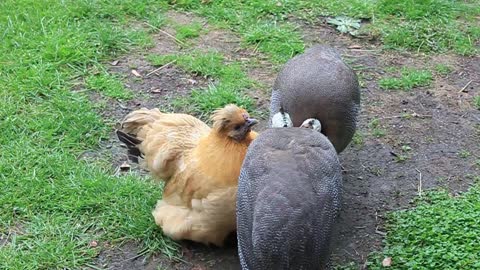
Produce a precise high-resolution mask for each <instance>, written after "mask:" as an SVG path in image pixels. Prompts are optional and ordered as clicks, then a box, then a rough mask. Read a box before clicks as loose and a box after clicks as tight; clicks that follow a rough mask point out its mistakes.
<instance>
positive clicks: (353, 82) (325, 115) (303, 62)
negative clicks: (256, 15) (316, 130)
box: [270, 45, 360, 153]
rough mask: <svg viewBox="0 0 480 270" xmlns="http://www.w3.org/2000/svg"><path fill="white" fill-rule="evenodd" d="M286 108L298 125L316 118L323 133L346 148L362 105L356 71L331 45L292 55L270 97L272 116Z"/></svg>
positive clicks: (336, 143)
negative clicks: (305, 120) (320, 124)
mask: <svg viewBox="0 0 480 270" xmlns="http://www.w3.org/2000/svg"><path fill="white" fill-rule="evenodd" d="M280 108H283V109H284V110H285V112H287V113H288V114H289V115H290V117H291V120H292V122H293V126H295V127H298V126H299V125H300V124H301V123H302V121H303V120H304V119H307V118H316V119H318V120H320V122H321V123H322V133H323V134H325V135H326V136H327V137H328V139H329V140H330V141H331V142H332V144H333V145H334V147H335V149H336V151H337V153H340V152H342V151H343V150H344V149H345V148H346V147H347V145H348V144H349V143H350V141H351V140H352V137H353V134H354V133H355V130H356V121H357V117H358V113H359V109H360V89H359V84H358V79H357V76H356V75H355V72H354V71H353V70H352V69H351V68H350V67H348V66H347V65H346V64H345V63H344V62H343V61H342V59H341V57H340V55H339V54H338V53H337V52H336V51H335V50H334V49H333V48H331V47H328V46H323V45H317V46H314V47H312V48H310V49H308V50H307V51H306V52H305V53H303V54H300V55H297V56H296V57H294V58H292V59H290V60H289V61H288V62H287V63H286V64H285V66H284V67H283V68H282V70H281V71H280V73H279V74H278V76H277V78H276V80H275V83H274V86H273V91H272V95H271V100H270V119H271V118H272V117H273V115H275V114H276V113H277V112H279V111H280Z"/></svg>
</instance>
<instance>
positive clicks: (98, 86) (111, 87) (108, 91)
mask: <svg viewBox="0 0 480 270" xmlns="http://www.w3.org/2000/svg"><path fill="white" fill-rule="evenodd" d="M85 85H86V86H87V88H89V89H92V90H96V91H98V92H100V93H102V94H103V95H105V96H107V97H111V98H115V99H123V100H127V99H131V98H132V97H133V93H132V92H131V91H129V90H127V89H125V87H124V86H123V83H122V82H121V80H120V79H119V78H116V77H115V76H113V75H110V74H108V73H101V74H96V75H90V76H89V77H87V78H86V79H85Z"/></svg>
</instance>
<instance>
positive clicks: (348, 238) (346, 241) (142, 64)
mask: <svg viewBox="0 0 480 270" xmlns="http://www.w3.org/2000/svg"><path fill="white" fill-rule="evenodd" d="M169 15H170V18H171V19H172V20H173V21H174V22H175V23H180V24H181V23H189V22H191V21H192V20H198V21H200V22H202V23H203V24H204V25H205V28H206V29H208V30H209V31H208V32H207V33H206V34H205V35H203V36H202V37H200V38H197V39H194V40H193V41H192V42H193V47H194V48H197V49H215V50H218V51H220V52H221V53H223V54H225V55H226V56H227V59H232V60H236V61H244V62H245V64H246V67H247V68H248V74H249V76H250V77H251V78H253V79H255V80H257V81H258V82H260V83H262V85H263V88H261V89H257V90H255V91H252V93H251V95H252V96H254V97H256V99H257V101H258V105H259V106H260V107H261V108H262V110H265V109H266V108H268V88H269V87H271V86H272V85H273V81H274V79H275V76H276V73H275V71H274V68H273V67H272V65H271V64H269V63H267V62H266V61H264V60H262V59H264V57H263V56H262V55H261V54H259V53H258V52H255V51H254V50H253V49H252V48H245V47H242V45H241V44H240V39H239V37H238V36H235V35H234V34H232V33H229V32H226V31H225V30H219V29H214V28H213V27H212V26H210V25H208V24H206V23H205V22H204V21H202V20H201V19H198V18H194V17H193V16H191V14H189V15H188V16H187V15H185V14H178V13H173V12H172V13H170V14H169ZM302 29H303V33H304V40H305V42H306V44H307V47H308V46H310V45H312V44H315V43H324V44H329V45H331V46H333V47H335V48H337V49H338V51H339V52H340V53H341V54H342V56H343V58H344V59H345V61H347V62H348V63H349V64H350V65H351V66H352V67H353V68H354V69H355V70H356V72H357V74H358V75H359V78H360V81H361V85H362V89H361V92H362V110H361V113H360V119H359V123H358V124H359V127H358V131H359V133H360V134H363V139H364V142H363V143H362V144H360V145H354V144H353V143H352V144H351V145H350V146H349V147H348V148H347V149H346V150H345V151H344V152H343V153H342V154H341V155H340V159H341V162H342V164H343V166H344V167H345V169H346V172H345V174H344V196H343V200H344V207H343V211H342V213H341V218H340V223H339V225H338V235H337V236H336V237H335V241H334V242H335V243H334V252H333V256H334V259H335V260H334V261H335V262H336V263H337V264H345V263H348V262H351V261H355V262H358V263H360V264H361V265H362V264H363V263H364V262H365V260H366V258H367V255H368V254H369V253H370V252H372V251H375V250H381V248H382V240H383V238H384V235H385V231H384V228H383V224H384V221H385V215H386V214H387V212H389V211H391V210H396V209H404V208H408V207H410V202H411V200H412V198H414V197H416V196H419V193H420V194H421V193H422V192H424V191H425V190H427V189H430V188H434V187H440V186H441V187H446V188H448V189H449V190H451V191H452V193H458V192H461V191H464V190H466V189H467V188H468V187H469V185H470V184H471V182H472V179H471V178H469V177H467V176H468V175H475V174H477V175H478V174H480V168H479V167H478V166H475V165H474V164H475V160H476V159H478V158H480V143H479V142H480V127H479V123H480V111H479V110H476V109H475V108H474V107H473V105H472V100H473V97H474V95H479V94H480V91H479V89H478V87H479V85H480V75H479V74H480V58H479V57H473V58H467V57H459V56H454V55H441V56H434V57H429V56H424V55H418V54H410V53H399V52H387V51H382V50H381V49H379V47H377V45H376V44H375V43H373V42H370V41H367V40H364V39H356V38H351V37H349V36H345V35H339V34H338V33H337V32H335V30H334V29H333V28H331V27H329V26H326V25H325V24H322V23H318V24H304V25H303V27H302ZM164 30H165V31H167V32H169V33H171V34H174V30H173V29H172V28H166V29H164ZM180 50H182V48H181V47H180V46H178V45H177V44H176V43H175V41H174V40H173V39H172V38H170V37H169V36H167V35H165V34H163V33H159V34H158V35H157V36H156V46H155V47H154V48H152V49H151V50H150V51H149V52H148V53H158V54H164V53H174V52H178V51H180ZM256 59H258V60H256ZM438 63H442V64H448V65H450V66H451V67H453V68H454V71H453V72H452V73H450V74H449V75H447V76H440V75H438V74H436V73H435V72H433V73H434V81H433V83H432V85H431V86H429V87H421V88H416V89H413V90H412V91H410V92H404V91H384V90H381V89H380V88H379V87H378V85H377V81H378V79H379V78H381V77H383V76H385V75H392V74H393V73H394V71H390V70H389V69H388V67H399V68H401V67H404V66H409V67H419V68H428V69H430V70H434V68H433V67H434V66H435V64H438ZM132 69H135V70H136V71H137V72H139V73H140V74H141V75H142V77H141V78H137V77H136V76H135V75H133V74H132V72H131V70H132ZM154 69H155V68H154V67H152V66H151V65H149V64H148V62H147V61H146V60H145V55H144V54H140V53H136V54H133V55H129V56H126V57H125V58H123V59H119V62H118V63H117V65H115V66H112V67H111V71H112V72H116V73H118V74H121V75H123V76H124V77H125V78H126V80H125V82H126V85H127V87H128V88H130V89H131V90H133V91H135V92H136V93H137V95H136V98H135V99H133V100H130V101H128V102H123V103H120V102H117V101H111V102H109V106H108V107H107V108H106V109H105V110H103V112H102V114H103V115H104V116H105V117H106V118H109V119H114V120H117V121H118V120H119V119H121V118H122V117H123V116H124V115H125V114H126V113H128V112H129V111H131V110H134V109H137V108H140V107H157V106H161V107H162V106H167V105H168V101H169V100H170V99H171V98H172V97H174V96H178V95H185V94H188V93H189V92H190V91H191V90H192V89H193V88H197V87H201V86H205V85H206V84H207V83H208V80H207V79H205V78H202V77H197V76H193V75H191V74H188V73H185V72H184V71H182V70H180V69H178V68H176V67H175V66H169V67H166V68H164V69H162V70H161V71H159V72H157V73H156V74H152V75H151V76H148V77H145V75H146V74H147V73H149V72H151V71H153V70H154ZM392 72H393V73H392ZM469 81H471V83H470V84H469V86H468V87H467V88H466V89H465V90H464V91H463V92H459V91H460V89H462V87H464V86H465V85H466V84H467V83H468V82H469ZM92 98H93V99H96V100H98V99H102V97H100V96H92ZM405 113H409V114H412V115H414V116H413V117H411V118H405V117H402V115H403V114H405ZM372 119H379V122H380V127H379V128H382V129H384V130H385V136H384V137H380V138H377V137H375V136H373V135H372V128H369V126H368V123H370V121H371V120H372ZM264 127H265V125H264V126H263V127H261V128H260V130H262V129H263V128H264ZM403 145H408V146H409V147H410V148H411V150H410V151H408V152H403V151H402V146H403ZM102 151H106V152H108V153H111V154H112V156H114V157H116V159H115V160H114V166H118V165H119V164H121V163H123V162H126V161H127V158H126V155H125V152H126V151H125V149H123V148H122V147H120V143H119V142H118V141H117V140H116V139H115V138H114V136H113V133H112V139H111V140H110V141H109V142H106V143H105V147H104V150H102ZM461 151H468V152H469V153H470V155H469V156H468V157H463V158H462V157H461V156H460V155H459V153H460V152H461ZM399 155H405V156H406V160H405V161H403V162H400V161H398V160H397V156H399ZM132 168H133V167H132ZM133 169H135V168H133ZM230 242H231V243H230V244H227V247H226V248H209V247H204V246H201V245H198V244H193V243H182V251H183V252H182V253H183V255H182V256H183V257H182V260H183V261H177V262H176V261H172V260H169V259H168V258H166V257H164V256H162V255H161V254H159V255H154V256H152V257H149V258H146V257H144V256H137V254H138V252H139V248H138V246H139V245H137V244H134V243H128V244H126V245H124V246H121V247H117V248H115V249H106V250H104V251H103V252H102V253H101V255H100V256H99V258H98V261H97V264H98V265H101V266H106V267H109V268H111V269H239V263H238V256H237V251H236V243H235V241H234V237H232V241H230ZM129 258H130V259H129ZM132 258H133V259H132Z"/></svg>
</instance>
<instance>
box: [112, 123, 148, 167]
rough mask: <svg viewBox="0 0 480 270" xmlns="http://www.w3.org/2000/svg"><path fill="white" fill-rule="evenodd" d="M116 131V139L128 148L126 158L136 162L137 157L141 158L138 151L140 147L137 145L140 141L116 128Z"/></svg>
mask: <svg viewBox="0 0 480 270" xmlns="http://www.w3.org/2000/svg"><path fill="white" fill-rule="evenodd" d="M116 133H117V137H118V139H119V140H120V141H121V142H123V143H124V144H125V145H126V146H127V148H128V158H129V159H130V160H131V161H133V162H135V163H138V158H139V157H140V158H142V157H143V155H142V153H141V152H140V149H138V147H137V145H139V144H141V143H142V141H140V140H139V139H137V138H135V137H133V136H132V135H130V134H127V133H125V132H123V131H120V130H118V129H117V131H116Z"/></svg>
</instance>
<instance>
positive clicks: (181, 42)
mask: <svg viewBox="0 0 480 270" xmlns="http://www.w3.org/2000/svg"><path fill="white" fill-rule="evenodd" d="M144 24H146V25H148V26H150V27H152V28H153V29H155V30H157V31H159V32H160V33H162V34H164V35H166V36H168V37H170V38H172V39H173V40H175V41H176V42H177V43H180V44H181V45H185V42H183V41H181V40H179V39H178V38H176V37H174V36H173V35H172V34H170V33H168V32H166V31H164V30H162V29H160V28H158V27H156V26H153V25H151V24H149V23H147V22H144Z"/></svg>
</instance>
